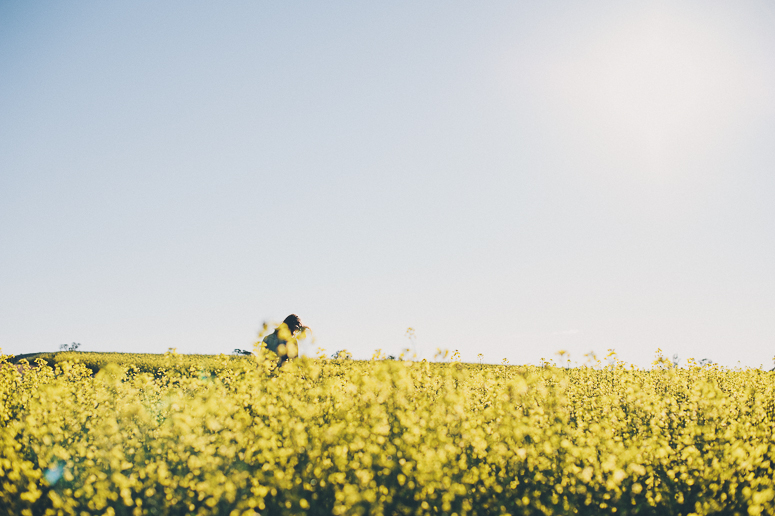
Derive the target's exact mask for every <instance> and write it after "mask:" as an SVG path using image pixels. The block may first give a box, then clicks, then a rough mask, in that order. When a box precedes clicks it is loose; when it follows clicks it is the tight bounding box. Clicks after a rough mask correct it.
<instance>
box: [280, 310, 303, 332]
mask: <svg viewBox="0 0 775 516" xmlns="http://www.w3.org/2000/svg"><path fill="white" fill-rule="evenodd" d="M283 324H284V325H286V326H287V327H288V330H289V331H290V332H291V334H293V333H296V332H297V331H299V330H306V329H307V327H306V326H304V325H303V324H301V320H300V319H299V316H298V315H296V314H291V315H289V316H288V317H286V318H285V320H284V321H283Z"/></svg>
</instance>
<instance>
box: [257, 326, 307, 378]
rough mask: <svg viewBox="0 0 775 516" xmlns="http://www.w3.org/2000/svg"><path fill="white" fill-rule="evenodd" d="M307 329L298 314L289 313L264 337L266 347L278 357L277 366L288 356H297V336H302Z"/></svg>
mask: <svg viewBox="0 0 775 516" xmlns="http://www.w3.org/2000/svg"><path fill="white" fill-rule="evenodd" d="M308 329H309V328H307V327H306V326H304V325H303V324H301V320H300V319H299V316H298V315H296V314H291V315H289V316H288V317H286V318H285V320H284V321H283V322H282V323H281V324H280V326H278V327H277V329H276V330H275V331H274V332H272V333H270V334H269V335H267V336H266V337H264V340H263V342H264V344H266V349H268V350H269V351H271V352H273V353H274V354H275V355H277V356H278V357H279V358H280V363H279V364H278V366H281V365H283V364H284V363H285V361H286V360H288V359H289V358H296V357H297V356H299V344H298V342H297V338H299V337H302V338H303V335H304V332H305V331H306V330H308Z"/></svg>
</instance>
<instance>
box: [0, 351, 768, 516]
mask: <svg viewBox="0 0 775 516" xmlns="http://www.w3.org/2000/svg"><path fill="white" fill-rule="evenodd" d="M77 355H78V354H77V353H75V354H73V356H74V357H75V356H77ZM157 361H158V367H157V368H156V369H154V370H150V369H149V368H147V367H146V368H144V370H140V369H138V368H136V367H133V366H132V365H129V366H127V365H116V364H110V363H107V364H105V365H104V366H102V367H101V369H100V370H99V372H97V373H96V374H94V373H93V369H90V368H88V367H86V366H85V365H84V364H83V363H81V362H78V361H77V360H76V359H75V358H73V360H72V361H70V360H65V361H60V362H57V363H55V364H54V365H53V366H50V365H47V363H46V362H44V361H43V360H39V361H38V363H37V364H34V363H33V364H31V365H32V366H34V367H31V368H25V367H24V366H23V365H18V364H14V365H12V364H11V363H10V361H9V359H8V358H2V359H0V513H1V514H9V515H10V514H15V515H28V516H32V515H78V516H87V515H98V514H99V515H102V514H104V515H135V516H139V515H154V516H155V515H159V516H164V515H189V514H192V515H234V516H237V515H256V514H261V515H290V514H309V515H330V514H333V515H349V514H370V515H371V514H373V515H385V516H391V515H403V514H405V515H421V514H449V515H455V514H456V515H459V516H463V515H505V514H511V515H550V514H554V515H565V514H581V515H601V514H617V515H629V514H642V515H679V514H682V515H689V514H702V515H705V514H723V515H727V514H729V515H732V514H740V515H757V514H770V515H771V514H775V500H774V498H775V481H774V480H773V476H775V467H774V466H773V459H775V440H774V439H773V438H774V437H775V436H774V435H773V430H774V429H775V426H774V425H775V373H771V372H764V371H761V370H755V369H747V370H730V369H723V368H719V367H716V366H703V367H699V366H696V365H693V364H690V365H689V366H688V367H686V368H680V369H679V368H673V367H669V366H668V365H665V364H662V365H658V366H655V367H654V368H652V369H649V370H638V369H635V368H632V367H626V366H624V365H623V364H621V363H617V362H614V363H612V364H610V365H607V366H605V367H596V368H593V367H577V368H568V369H565V368H559V367H555V366H551V365H547V366H546V367H534V366H524V367H521V366H494V365H473V364H461V363H456V362H453V363H428V362H404V361H393V360H373V361H369V362H366V361H364V362H361V361H353V360H324V359H297V360H295V361H292V362H291V363H289V364H287V365H286V366H284V367H282V368H281V369H280V370H276V369H274V368H273V367H272V363H271V362H267V361H262V360H258V359H252V358H248V359H243V358H240V359H237V358H229V357H220V358H213V359H210V361H209V362H207V363H202V364H200V365H197V364H196V363H192V362H191V361H185V360H183V358H181V357H179V356H176V355H175V354H167V355H164V356H161V355H160V356H159V357H158V358H157ZM22 364H23V362H22Z"/></svg>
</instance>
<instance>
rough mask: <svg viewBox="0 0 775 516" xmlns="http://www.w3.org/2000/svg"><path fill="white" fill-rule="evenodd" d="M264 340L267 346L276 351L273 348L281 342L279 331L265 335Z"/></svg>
mask: <svg viewBox="0 0 775 516" xmlns="http://www.w3.org/2000/svg"><path fill="white" fill-rule="evenodd" d="M263 342H264V344H266V347H267V348H269V349H271V350H272V351H274V349H273V348H276V347H277V346H278V345H279V344H280V337H278V336H277V332H273V333H270V334H269V335H267V336H266V337H264V340H263Z"/></svg>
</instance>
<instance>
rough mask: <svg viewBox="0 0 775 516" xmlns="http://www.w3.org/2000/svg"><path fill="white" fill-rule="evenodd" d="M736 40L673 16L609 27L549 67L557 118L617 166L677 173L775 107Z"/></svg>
mask: <svg viewBox="0 0 775 516" xmlns="http://www.w3.org/2000/svg"><path fill="white" fill-rule="evenodd" d="M609 22H610V20H609ZM730 33H733V31H730V30H727V31H724V30H719V27H718V25H717V24H712V23H710V22H709V21H708V20H707V19H705V18H703V17H702V16H700V15H699V14H698V15H696V16H690V15H687V14H686V13H680V14H679V13H674V12H666V11H660V12H654V13H650V14H649V15H647V16H643V15H639V16H633V17H630V18H629V19H625V20H624V22H623V23H620V24H611V23H606V24H604V25H601V26H600V30H599V32H596V34H598V35H597V36H595V37H594V38H592V39H591V40H586V41H581V42H580V46H579V48H574V49H568V50H567V51H566V52H565V53H564V55H563V56H562V57H561V58H560V59H558V60H556V61H554V62H553V63H549V64H548V66H549V67H550V72H549V77H550V78H549V81H550V91H551V93H550V94H551V95H552V96H553V98H554V100H553V101H552V102H553V103H554V105H555V106H556V108H557V109H558V116H560V117H563V118H564V119H565V122H566V124H567V123H570V124H572V125H574V126H575V128H576V130H577V131H578V130H579V129H580V130H581V131H582V132H583V133H585V136H584V140H585V143H586V144H587V145H589V146H590V147H591V148H592V150H597V152H602V153H603V154H605V155H606V157H607V159H609V160H610V159H614V160H617V161H619V160H624V161H625V162H626V163H627V164H628V165H636V166H635V167H632V166H628V169H630V170H634V169H638V168H640V169H641V170H643V171H644V172H648V173H652V174H653V173H656V174H659V173H664V172H670V171H673V170H674V169H675V167H677V166H680V164H682V163H686V162H687V161H691V160H692V159H694V158H697V157H700V156H702V155H704V154H706V153H707V152H709V151H712V150H713V148H714V147H716V146H717V145H718V144H719V143H720V140H721V139H723V138H724V136H725V135H726V133H727V131H729V130H731V129H733V128H734V127H735V125H736V124H737V123H739V122H740V121H741V120H742V119H744V118H748V117H750V116H752V115H753V114H755V113H756V111H757V110H761V109H762V107H763V106H762V104H763V103H764V102H765V101H766V99H768V98H769V94H768V92H767V86H766V83H767V80H766V77H765V76H764V72H763V71H762V70H761V69H759V68H757V67H756V65H755V62H753V63H752V60H751V56H750V55H746V53H745V50H744V49H743V48H739V47H738V45H737V44H736V42H735V41H734V39H733V38H732V37H730ZM617 156H618V158H617ZM619 164H621V163H619Z"/></svg>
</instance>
